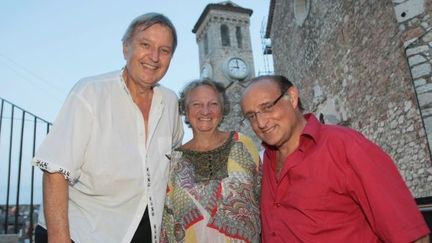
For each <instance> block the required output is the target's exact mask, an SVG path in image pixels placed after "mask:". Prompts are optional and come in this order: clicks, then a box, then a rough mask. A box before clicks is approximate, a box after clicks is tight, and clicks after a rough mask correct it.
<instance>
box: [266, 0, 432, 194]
mask: <svg viewBox="0 0 432 243" xmlns="http://www.w3.org/2000/svg"><path fill="white" fill-rule="evenodd" d="M420 2H421V3H424V5H422V6H420V5H419V4H418V3H420ZM292 4H293V2H292V1H285V0H276V1H275V8H274V10H275V12H274V14H273V22H272V23H269V24H271V25H272V27H271V32H270V38H271V41H272V50H273V63H274V69H275V72H276V73H279V74H283V75H285V76H287V77H288V78H289V79H290V80H293V81H294V82H295V83H296V85H297V86H298V87H299V89H300V95H301V98H302V102H303V103H304V105H305V108H306V110H307V112H314V113H315V114H317V115H319V114H320V113H322V114H324V117H325V119H326V122H327V121H331V122H335V123H339V124H342V125H345V126H350V127H352V128H354V129H357V130H359V131H361V132H362V133H363V134H365V136H366V137H368V138H369V139H371V140H372V141H374V142H375V143H377V144H378V145H380V146H381V147H382V148H383V149H384V150H385V151H386V152H388V153H389V154H390V156H391V157H392V158H393V159H394V161H395V164H396V165H397V166H398V168H399V170H400V171H401V174H402V175H403V177H404V179H405V181H406V182H407V185H408V186H409V188H410V189H411V191H412V192H413V194H414V195H415V196H417V197H420V196H432V183H430V181H431V180H432V179H430V177H431V174H432V169H431V158H430V154H429V149H428V146H429V144H432V143H431V142H432V141H428V137H429V138H430V139H431V140H432V105H431V102H432V94H431V93H432V91H431V86H430V85H431V84H432V78H431V76H432V75H431V73H432V68H431V63H432V58H431V53H432V48H431V46H432V45H430V44H429V43H430V42H432V40H430V38H431V37H430V36H429V34H425V35H423V34H424V33H428V32H429V30H428V29H427V28H426V27H427V26H431V21H432V20H431V17H430V15H429V14H428V13H430V12H431V10H432V0H424V1H423V0H419V1H416V0H414V1H413V0H407V1H402V0H400V1H399V0H394V1H355V0H346V1H330V0H323V1H319V0H311V9H310V12H309V16H308V17H307V18H306V19H305V21H304V23H303V25H302V26H301V27H299V26H297V25H296V24H295V23H294V22H295V21H293V18H294V16H293V6H292ZM404 4H409V5H411V6H408V5H404ZM399 5H404V6H399ZM398 6H399V7H398ZM403 7H406V8H405V10H406V9H408V10H410V13H406V14H407V15H405V16H411V17H409V19H408V17H407V18H405V20H403V21H401V22H400V23H398V22H397V21H396V20H395V19H397V18H398V17H397V16H395V13H397V11H396V8H398V11H399V10H402V9H403ZM423 7H424V9H423V10H422V8H423ZM399 13H402V12H399ZM422 35H423V36H422ZM404 45H405V46H404ZM407 58H409V59H407ZM407 64H409V65H407ZM317 85H319V89H318V88H317ZM416 89H417V90H416ZM318 94H323V95H325V99H318V97H323V95H318ZM417 94H418V95H419V96H418V97H416V95H417ZM417 99H419V103H420V106H419V104H418V103H417ZM422 104H423V106H421V105H422ZM420 109H422V110H421V112H420ZM428 111H429V112H428ZM341 114H343V116H342V115H341ZM420 114H423V116H424V117H423V119H422V117H421V115H420ZM425 114H426V115H425ZM428 114H431V115H428ZM342 117H343V118H342ZM428 117H430V118H431V119H424V118H428ZM423 121H424V123H423ZM425 129H426V130H425ZM426 134H428V136H426Z"/></svg>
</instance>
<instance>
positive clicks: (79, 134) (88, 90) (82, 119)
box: [32, 13, 183, 243]
mask: <svg viewBox="0 0 432 243" xmlns="http://www.w3.org/2000/svg"><path fill="white" fill-rule="evenodd" d="M122 42H123V56H124V58H125V60H126V65H125V66H124V68H123V69H121V70H118V71H114V72H110V73H105V74H101V75H97V76H93V77H87V78H84V79H82V80H80V81H79V82H78V83H77V84H76V85H75V86H74V87H73V89H72V90H71V92H70V94H69V96H68V98H67V99H66V101H65V103H64V104H63V107H62V108H61V111H60V113H59V115H58V117H57V119H56V121H55V123H54V126H53V128H52V129H51V131H50V132H49V134H48V135H47V137H46V139H45V140H44V142H43V143H42V144H41V146H40V147H39V149H38V152H37V153H36V155H35V157H34V158H33V161H32V163H33V165H34V166H37V167H39V168H41V169H42V170H43V172H44V173H43V208H44V209H43V212H44V213H43V214H41V215H40V218H39V222H38V223H39V225H38V226H37V227H36V233H35V235H36V242H47V241H49V242H55V243H58V242H71V240H72V241H74V242H80V243H81V242H92V243H93V242H104V243H106V242H112V243H118V242H158V241H159V235H160V224H161V220H162V210H163V205H164V200H165V192H166V186H167V180H168V165H169V160H168V158H167V157H166V156H165V155H166V154H169V153H170V152H171V150H172V149H173V148H175V147H177V146H179V145H180V144H181V141H182V138H183V125H182V122H181V119H180V116H179V114H178V103H177V97H176V95H175V93H174V92H173V91H171V90H169V89H167V88H164V87H162V86H161V85H159V84H158V81H159V80H160V79H161V78H162V77H163V76H164V75H165V73H166V71H167V70H168V66H169V64H170V61H171V58H172V56H173V54H174V50H175V48H176V45H177V35H176V30H175V28H174V26H173V25H172V23H171V21H170V20H169V19H168V18H167V17H165V16H163V15H161V14H158V13H147V14H144V15H141V16H138V17H137V18H135V19H134V20H133V21H132V23H131V24H130V25H129V27H128V29H127V31H126V33H125V34H124V36H123V38H122Z"/></svg>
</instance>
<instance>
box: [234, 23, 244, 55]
mask: <svg viewBox="0 0 432 243" xmlns="http://www.w3.org/2000/svg"><path fill="white" fill-rule="evenodd" d="M236 37H237V47H238V48H240V49H241V48H243V37H242V33H241V28H240V26H237V27H236Z"/></svg>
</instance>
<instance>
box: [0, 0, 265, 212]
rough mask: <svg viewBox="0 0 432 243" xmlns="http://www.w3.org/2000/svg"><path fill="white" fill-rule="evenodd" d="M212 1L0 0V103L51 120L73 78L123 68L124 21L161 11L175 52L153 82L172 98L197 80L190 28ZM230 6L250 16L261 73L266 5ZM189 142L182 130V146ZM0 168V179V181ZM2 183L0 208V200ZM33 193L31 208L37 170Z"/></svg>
mask: <svg viewBox="0 0 432 243" xmlns="http://www.w3.org/2000/svg"><path fill="white" fill-rule="evenodd" d="M217 2H221V1H207V0H206V1H200V0H182V1H174V0H158V1H148V0H140V1H138V0H122V1H105V0H104V1H102V0H75V1H57V0H38V1H30V0H2V1H0V97H2V98H4V99H7V100H9V101H11V102H12V103H14V104H16V105H18V106H20V107H21V108H24V109H26V110H27V111H29V112H31V113H33V114H35V115H38V116H40V117H41V118H43V119H45V120H48V121H51V122H54V119H55V117H56V115H57V113H58V111H59V109H60V107H61V105H62V103H63V101H64V99H65V98H66V95H67V94H68V92H69V90H70V89H71V87H72V86H73V85H74V84H75V83H76V82H77V81H78V80H79V79H81V78H83V77H86V76H89V75H95V74H99V73H104V72H108V71H112V70H118V69H120V68H121V67H122V66H123V65H124V60H123V56H122V45H121V37H122V35H123V33H124V31H125V29H126V28H127V26H128V24H129V22H130V21H131V20H132V19H133V18H135V17H136V16H138V15H140V14H142V13H145V12H160V13H163V14H164V15H166V16H167V17H169V18H170V19H171V20H172V22H173V23H174V25H175V26H176V28H177V33H178V39H179V40H178V47H177V50H176V52H175V54H174V58H173V60H172V62H171V66H170V69H169V71H168V73H167V74H166V76H165V77H164V79H163V80H161V83H162V84H164V85H165V86H167V87H169V88H171V89H173V90H174V91H175V92H177V93H178V92H179V90H180V89H181V88H182V87H183V86H184V84H185V83H186V82H188V81H190V80H193V79H196V78H197V77H198V76H199V66H198V46H197V44H196V41H195V35H194V34H193V33H192V28H193V26H194V25H195V23H196V21H197V20H198V18H199V16H200V14H201V13H202V11H203V10H204V8H205V6H206V5H207V4H209V3H217ZM233 2H234V3H236V4H238V5H240V6H242V7H245V8H250V9H252V10H253V11H254V13H253V14H252V16H251V28H250V31H251V37H252V47H253V49H254V62H255V71H256V72H259V71H264V58H263V56H262V54H261V53H262V52H261V49H262V47H261V33H260V32H261V28H262V24H263V21H265V20H266V19H267V15H268V5H269V2H270V1H269V0H235V1H233ZM190 136H191V134H190V131H188V132H187V133H186V135H185V140H188V139H189V138H190ZM3 149H6V147H4V148H3ZM0 150H1V147H0ZM2 154H3V155H4V156H3V157H1V158H0V162H1V164H3V165H4V162H6V161H7V159H6V157H5V156H7V153H6V152H4V153H2ZM30 159H31V158H30V157H25V158H23V161H24V162H23V169H22V171H23V181H22V183H23V187H22V188H21V190H22V193H21V201H22V202H23V201H27V202H28V186H26V185H29V179H30V177H29V175H28V172H29V171H30ZM14 161H15V160H14ZM3 165H2V166H0V167H1V168H0V178H5V176H6V174H5V173H6V170H5V169H4V167H3ZM14 171H15V172H16V167H14V168H13V173H14ZM2 183H4V181H2ZM2 183H0V191H1V192H2V193H0V204H2V203H4V202H5V199H4V196H5V194H4V193H3V191H4V190H5V187H3V185H2ZM13 183H15V182H13ZM12 187H13V186H12ZM12 189H15V188H12ZM35 190H36V192H37V193H36V194H35V199H36V203H39V202H40V200H41V191H40V171H39V170H37V173H36V188H35ZM12 193H13V191H12ZM12 197H15V196H12ZM11 200H12V201H14V198H13V199H11Z"/></svg>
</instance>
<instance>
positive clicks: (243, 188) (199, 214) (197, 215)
mask: <svg viewBox="0 0 432 243" xmlns="http://www.w3.org/2000/svg"><path fill="white" fill-rule="evenodd" d="M186 154H188V155H187V156H185V155H186ZM191 154H194V155H192V156H191ZM224 154H227V155H228V156H224ZM193 158H194V159H198V160H199V161H200V164H199V165H198V163H196V162H192V161H190V160H191V159H193ZM203 158H213V161H209V160H210V159H207V160H205V159H203ZM210 164H213V165H215V166H212V167H211V168H212V169H211V172H212V175H205V174H203V172H205V171H207V173H210V170H208V168H209V165H210ZM203 168H204V169H203ZM203 178H204V179H203ZM260 187H261V163H260V158H259V155H258V151H257V150H256V148H255V145H254V144H253V143H252V141H251V140H250V138H248V137H247V136H245V135H243V134H240V133H237V132H232V133H231V136H230V138H229V139H228V141H227V142H226V143H225V144H224V145H222V146H221V147H220V148H218V149H215V150H212V151H208V152H197V151H189V150H188V151H187V150H184V149H177V150H176V151H173V153H172V155H171V168H170V178H169V182H168V188H167V197H166V200H165V206H164V213H163V219H162V232H161V241H162V242H188V243H189V242H259V241H260V229H261V225H260V215H259V192H260Z"/></svg>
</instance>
